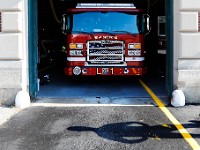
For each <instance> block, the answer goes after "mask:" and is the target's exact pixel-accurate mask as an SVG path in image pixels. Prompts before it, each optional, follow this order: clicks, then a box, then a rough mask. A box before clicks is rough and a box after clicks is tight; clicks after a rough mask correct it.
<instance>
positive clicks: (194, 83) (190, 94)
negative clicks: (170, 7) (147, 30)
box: [174, 0, 200, 103]
mask: <svg viewBox="0 0 200 150" xmlns="http://www.w3.org/2000/svg"><path fill="white" fill-rule="evenodd" d="M199 12H200V1H199V0H174V85H175V86H176V87H177V88H178V89H181V90H183V92H184V93H185V96H186V102H189V103H190V102H195V103H197V102H200V92H199V91H200V32H199V31H198V30H199V25H198V21H199Z"/></svg>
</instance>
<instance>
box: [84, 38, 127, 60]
mask: <svg viewBox="0 0 200 150" xmlns="http://www.w3.org/2000/svg"><path fill="white" fill-rule="evenodd" d="M123 45H124V43H123V41H105V40H102V41H89V42H88V45H87V61H88V62H89V63H90V64H91V63H92V64H97V63H98V64H100V63H102V64H112V63H115V64H117V63H118V64H121V63H122V62H123V61H124V46H123Z"/></svg>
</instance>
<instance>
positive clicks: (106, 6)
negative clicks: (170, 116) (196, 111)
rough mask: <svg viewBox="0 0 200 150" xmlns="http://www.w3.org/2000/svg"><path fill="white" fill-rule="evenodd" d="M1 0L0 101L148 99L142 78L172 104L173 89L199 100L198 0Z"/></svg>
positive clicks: (119, 101)
mask: <svg viewBox="0 0 200 150" xmlns="http://www.w3.org/2000/svg"><path fill="white" fill-rule="evenodd" d="M0 3H1V2H0ZM2 3H3V5H0V17H1V19H0V32H1V35H0V36H1V37H0V41H1V43H3V44H1V49H2V51H1V55H0V68H1V70H2V71H1V81H2V82H1V83H0V93H1V94H0V103H2V104H13V103H14V99H15V96H16V94H17V93H18V92H19V91H25V92H27V93H28V94H29V95H30V97H31V98H32V99H36V100H38V99H39V100H42V99H44V98H45V99H49V100H51V99H54V100H55V99H56V100H57V101H58V102H64V103H94V104H96V103H97V104H98V103H103V104H111V103H114V104H135V102H136V103H141V104H143V103H145V104H147V103H150V102H151V101H150V99H151V96H150V95H149V94H148V93H147V92H146V90H145V88H144V86H142V84H141V83H145V84H146V85H147V86H148V87H150V89H151V90H152V91H154V93H155V94H156V95H157V96H158V97H159V98H160V99H162V100H166V102H168V103H169V102H170V97H171V95H172V92H173V91H174V90H176V89H179V90H182V91H183V93H184V95H185V97H186V102H187V103H193V102H194V103H199V97H200V94H199V92H198V91H199V90H198V89H200V84H199V83H200V74H199V71H200V69H199V68H200V67H199V66H200V61H199V58H200V55H199V54H200V50H199V47H200V45H199V43H200V42H199V39H200V38H199V35H200V34H199V29H200V28H199V18H200V17H199V10H200V2H199V1H198V0H194V1H193V3H191V2H190V1H189V0H184V1H183V0H179V1H174V0H142V1H141V0H132V1H130V0H126V1H122V2H120V1H119V3H112V1H106V0H100V1H96V3H94V2H92V1H91V0H79V1H78V0H76V1H72V0H42V1H39V0H38V1H36V0H30V1H26V0H14V1H12V2H11V1H5V2H3V1H2ZM7 39H10V40H7ZM8 41H9V43H8Z"/></svg>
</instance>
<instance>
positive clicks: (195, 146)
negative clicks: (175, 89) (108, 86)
mask: <svg viewBox="0 0 200 150" xmlns="http://www.w3.org/2000/svg"><path fill="white" fill-rule="evenodd" d="M139 82H140V84H141V85H142V86H143V87H144V89H145V90H146V91H147V92H148V93H149V95H150V96H151V97H152V98H153V100H154V101H155V102H156V104H157V105H158V107H159V108H160V109H161V110H162V111H163V112H164V114H165V115H166V116H167V118H168V119H169V120H170V121H171V122H172V123H173V124H174V126H175V127H176V128H177V129H178V131H179V132H180V134H181V135H182V136H183V138H184V139H185V140H186V141H187V142H188V143H189V145H190V146H191V147H192V149H194V150H200V146H199V144H198V143H197V142H196V140H195V139H193V137H192V136H191V135H190V133H189V132H188V131H187V130H186V129H185V128H184V127H183V125H182V124H181V123H179V121H178V120H177V119H176V118H175V117H174V116H173V115H172V114H171V113H170V111H169V110H168V109H167V108H166V107H165V105H164V104H163V103H162V101H161V100H160V99H159V98H158V97H157V96H156V95H155V94H154V93H153V91H152V90H151V89H150V88H149V87H148V86H147V85H146V84H145V83H144V82H143V81H142V80H141V79H139Z"/></svg>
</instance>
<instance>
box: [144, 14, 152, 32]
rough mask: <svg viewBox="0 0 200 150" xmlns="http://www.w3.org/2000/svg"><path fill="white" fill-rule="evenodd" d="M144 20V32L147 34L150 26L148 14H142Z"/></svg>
mask: <svg viewBox="0 0 200 150" xmlns="http://www.w3.org/2000/svg"><path fill="white" fill-rule="evenodd" d="M144 22H145V33H146V34H149V32H150V30H151V26H150V16H149V15H148V14H145V15H144Z"/></svg>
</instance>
